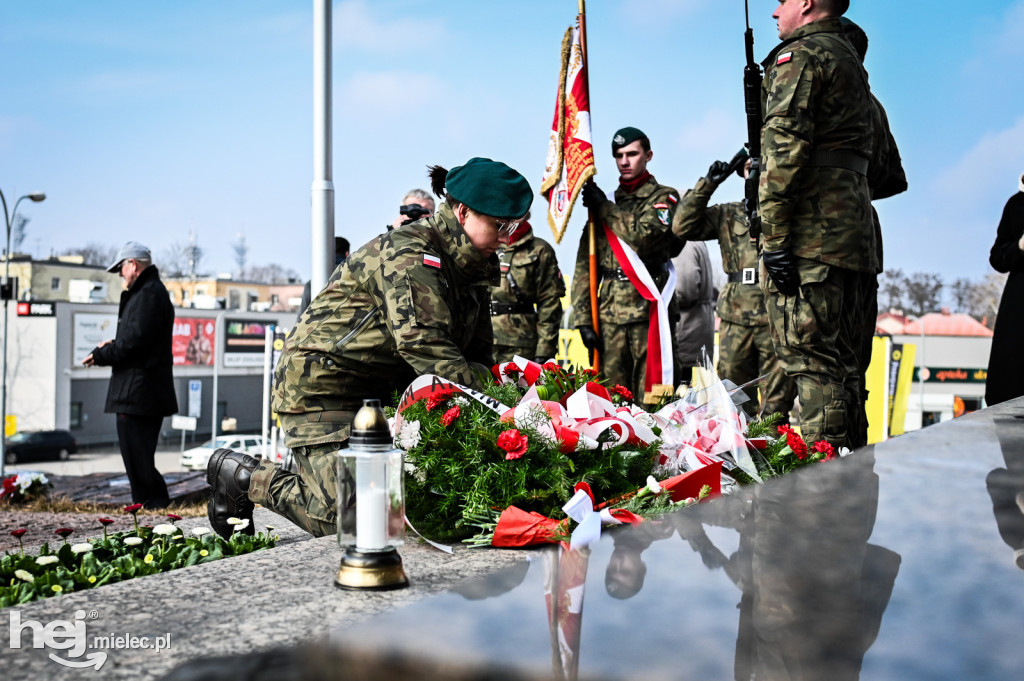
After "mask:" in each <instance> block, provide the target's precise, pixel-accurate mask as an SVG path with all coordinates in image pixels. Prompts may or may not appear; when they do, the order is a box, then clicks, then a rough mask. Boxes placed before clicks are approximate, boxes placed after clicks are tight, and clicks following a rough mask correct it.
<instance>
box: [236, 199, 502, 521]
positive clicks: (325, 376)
mask: <svg viewBox="0 0 1024 681" xmlns="http://www.w3.org/2000/svg"><path fill="white" fill-rule="evenodd" d="M497 273H498V269H497V258H496V257H494V256H492V257H487V256H484V255H483V254H482V253H480V251H478V250H477V249H476V248H475V247H474V246H473V245H472V244H471V243H470V241H469V239H468V237H467V236H466V233H465V232H464V231H463V229H462V227H461V226H459V224H458V222H457V220H456V218H455V215H454V213H453V212H452V209H451V208H450V207H449V206H448V205H446V204H445V205H442V206H441V208H440V210H438V212H437V214H436V215H434V216H432V217H428V218H424V219H422V220H419V221H417V222H414V223H411V224H409V225H406V226H404V227H400V228H398V229H396V230H394V231H391V232H387V233H385V234H382V235H380V236H378V237H377V238H376V239H374V240H373V241H371V242H370V243H368V244H366V245H365V246H363V247H362V248H360V249H359V250H358V251H356V252H355V253H353V254H352V256H351V257H350V258H349V259H348V261H346V262H345V263H344V264H343V265H341V266H340V267H339V268H338V269H336V270H335V271H334V274H332V275H331V278H330V280H329V281H328V282H327V286H326V287H325V288H324V290H323V291H322V292H321V293H320V294H319V295H318V296H317V297H316V298H314V299H313V301H312V303H311V304H310V306H309V308H308V309H307V310H306V311H305V312H304V313H303V314H302V316H301V317H299V321H298V323H297V324H296V326H295V328H294V329H292V331H291V333H290V334H288V339H287V340H286V342H285V348H284V352H283V353H282V355H281V359H280V361H279V362H278V364H277V368H276V369H275V372H274V383H275V387H274V394H273V409H274V411H276V412H277V413H278V414H279V416H280V418H281V424H282V427H283V429H284V436H285V444H286V445H287V446H288V447H290V448H292V450H293V453H294V455H295V460H296V464H297V466H298V473H297V474H296V473H289V472H288V471H285V470H282V469H281V468H280V467H278V466H275V465H274V464H272V463H270V462H268V461H261V462H260V465H259V467H258V468H257V469H256V471H255V472H254V473H253V475H252V480H251V483H250V487H249V498H250V500H252V501H254V502H256V503H259V504H262V505H264V506H266V507H267V508H269V509H271V510H273V511H275V512H277V513H280V514H281V515H283V516H285V517H286V518H288V519H289V520H291V521H292V522H294V523H295V524H297V525H298V526H299V527H302V528H303V529H305V530H306V531H308V532H311V533H312V534H314V535H318V536H321V535H324V534H330V533H333V532H334V530H335V518H336V512H337V502H336V499H337V472H336V465H337V464H336V452H337V451H338V450H340V449H343V448H344V447H345V446H346V442H347V440H348V436H349V428H350V425H351V422H352V418H353V417H354V416H355V411H356V410H357V409H358V408H359V407H360V406H361V404H362V400H363V399H364V398H379V399H381V400H382V401H383V402H384V403H389V402H390V401H391V398H392V395H393V394H394V393H395V392H396V391H401V390H404V389H405V388H406V386H408V384H409V383H410V382H411V381H412V380H413V379H414V378H415V377H416V376H418V375H420V374H425V373H434V374H437V375H439V376H442V377H444V378H446V379H448V380H451V381H455V382H457V383H461V384H462V385H466V386H469V387H472V388H477V389H482V388H483V382H482V380H481V379H480V378H479V376H478V374H477V373H476V372H477V371H483V372H487V367H488V366H490V364H491V362H492V360H491V344H492V335H491V320H490V316H489V315H488V314H487V302H488V297H489V288H490V286H492V285H493V284H494V283H495V282H496V279H497ZM474 363H477V364H476V366H473V364H474Z"/></svg>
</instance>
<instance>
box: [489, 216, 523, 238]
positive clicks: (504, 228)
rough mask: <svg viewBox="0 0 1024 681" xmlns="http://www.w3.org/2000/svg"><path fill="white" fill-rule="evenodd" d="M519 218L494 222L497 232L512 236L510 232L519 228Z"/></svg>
mask: <svg viewBox="0 0 1024 681" xmlns="http://www.w3.org/2000/svg"><path fill="white" fill-rule="evenodd" d="M520 222H521V221H520V220H509V221H508V222H500V221H499V222H496V223H495V224H496V225H497V227H498V234H507V235H508V236H512V233H513V232H514V231H516V230H517V229H519V223H520Z"/></svg>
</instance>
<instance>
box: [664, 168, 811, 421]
mask: <svg viewBox="0 0 1024 681" xmlns="http://www.w3.org/2000/svg"><path fill="white" fill-rule="evenodd" d="M715 188H716V187H715V185H714V184H712V183H711V182H708V180H707V179H706V178H703V177H702V178H701V179H700V180H698V181H697V186H696V187H694V188H693V189H691V190H690V191H688V192H686V195H685V196H683V200H682V202H681V203H680V204H679V210H678V211H676V214H675V218H674V219H673V221H672V231H673V232H674V233H675V235H676V236H678V237H680V238H681V239H686V240H693V241H709V240H712V239H715V240H717V241H718V245H719V247H720V248H721V251H722V268H723V269H724V270H725V272H726V274H728V275H729V281H728V283H726V285H725V288H723V289H722V294H721V295H720V296H719V298H718V307H717V311H718V317H719V318H720V319H721V324H720V325H719V329H718V375H719V376H721V377H722V378H728V379H729V380H731V381H733V382H734V383H736V384H737V385H743V384H744V383H746V382H748V381H752V380H754V379H755V378H757V377H758V376H762V375H764V374H767V375H768V378H767V379H766V382H765V384H764V386H763V387H762V388H761V407H760V411H761V412H762V413H764V414H784V415H787V416H788V414H789V410H790V409H791V408H792V407H793V400H794V399H796V383H795V382H794V381H793V379H791V378H789V377H788V376H786V372H785V371H784V370H783V368H782V365H781V364H780V363H779V361H778V358H777V357H776V356H775V348H774V347H773V346H772V336H771V332H769V330H768V313H767V312H766V311H765V306H764V293H763V292H762V291H761V288H760V287H759V286H758V274H757V243H756V242H755V241H751V239H750V229H749V227H748V226H747V217H746V214H745V213H744V211H743V203H742V202H740V201H736V202H735V203H721V204H718V205H715V206H711V207H708V201H709V200H710V199H711V194H712V193H713V192H714V191H715Z"/></svg>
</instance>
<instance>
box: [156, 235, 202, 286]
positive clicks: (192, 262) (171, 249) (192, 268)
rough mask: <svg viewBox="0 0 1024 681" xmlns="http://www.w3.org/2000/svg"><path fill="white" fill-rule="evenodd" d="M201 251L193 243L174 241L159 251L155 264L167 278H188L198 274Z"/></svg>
mask: <svg viewBox="0 0 1024 681" xmlns="http://www.w3.org/2000/svg"><path fill="white" fill-rule="evenodd" d="M202 259H203V249H202V248H200V247H199V246H197V245H196V244H195V241H192V240H190V241H175V242H173V243H171V245H169V246H167V247H166V248H165V249H164V250H163V251H161V255H160V260H159V262H158V263H157V264H158V265H159V266H160V271H161V272H162V273H163V274H164V275H165V276H168V277H188V276H195V275H196V274H198V273H199V263H200V262H202Z"/></svg>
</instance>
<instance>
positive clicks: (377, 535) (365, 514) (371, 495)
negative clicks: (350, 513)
mask: <svg viewBox="0 0 1024 681" xmlns="http://www.w3.org/2000/svg"><path fill="white" fill-rule="evenodd" d="M387 546H388V494H387V491H386V490H383V489H380V488H378V487H377V486H376V485H372V484H371V485H370V486H369V487H368V488H366V489H359V490H358V491H357V492H356V549H358V550H360V551H375V550H380V549H384V548H387Z"/></svg>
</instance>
